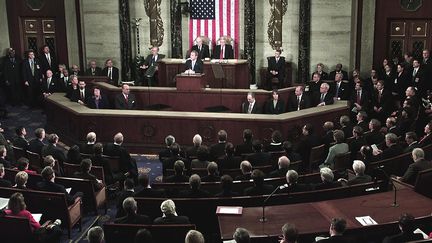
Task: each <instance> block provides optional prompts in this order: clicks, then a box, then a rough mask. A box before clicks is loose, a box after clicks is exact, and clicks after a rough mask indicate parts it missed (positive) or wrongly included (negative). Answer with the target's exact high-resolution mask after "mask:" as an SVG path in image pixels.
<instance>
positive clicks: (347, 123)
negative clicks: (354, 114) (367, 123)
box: [339, 115, 364, 138]
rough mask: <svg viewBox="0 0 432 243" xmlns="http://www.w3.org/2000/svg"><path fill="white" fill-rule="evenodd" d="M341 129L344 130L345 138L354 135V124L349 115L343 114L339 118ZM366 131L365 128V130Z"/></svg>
mask: <svg viewBox="0 0 432 243" xmlns="http://www.w3.org/2000/svg"><path fill="white" fill-rule="evenodd" d="M339 125H340V130H342V131H343V132H344V135H345V138H350V137H352V136H353V134H352V130H353V125H352V123H351V119H350V117H349V116H347V115H343V116H341V117H340V118H339ZM363 131H364V130H363Z"/></svg>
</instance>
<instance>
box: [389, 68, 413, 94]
mask: <svg viewBox="0 0 432 243" xmlns="http://www.w3.org/2000/svg"><path fill="white" fill-rule="evenodd" d="M410 85H411V77H410V76H409V74H408V73H406V72H402V73H397V74H396V76H395V79H394V81H393V83H392V86H390V87H391V91H392V92H395V93H397V94H398V95H399V97H400V98H403V97H405V90H406V89H407V88H408V87H409V86H410Z"/></svg>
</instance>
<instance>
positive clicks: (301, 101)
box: [287, 86, 311, 111]
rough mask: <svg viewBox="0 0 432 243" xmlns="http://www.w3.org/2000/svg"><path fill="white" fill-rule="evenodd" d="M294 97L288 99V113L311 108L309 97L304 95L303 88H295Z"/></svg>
mask: <svg viewBox="0 0 432 243" xmlns="http://www.w3.org/2000/svg"><path fill="white" fill-rule="evenodd" d="M294 94H295V96H294V95H290V97H289V99H288V109H287V110H288V111H299V110H303V109H307V108H309V107H311V101H310V99H309V97H308V96H307V95H306V94H305V93H304V88H303V86H296V88H295V91H294Z"/></svg>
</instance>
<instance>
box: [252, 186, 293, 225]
mask: <svg viewBox="0 0 432 243" xmlns="http://www.w3.org/2000/svg"><path fill="white" fill-rule="evenodd" d="M287 187H288V184H284V185H282V186H277V187H276V189H274V190H273V192H272V193H270V195H268V197H267V198H266V199H264V202H263V205H262V217H261V218H260V220H259V221H260V222H261V223H265V222H267V218H266V217H265V206H266V203H267V201H268V200H269V199H270V198H271V197H272V196H273V195H274V194H275V193H276V192H277V191H278V190H283V189H285V188H287Z"/></svg>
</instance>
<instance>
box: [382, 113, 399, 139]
mask: <svg viewBox="0 0 432 243" xmlns="http://www.w3.org/2000/svg"><path fill="white" fill-rule="evenodd" d="M386 128H387V133H393V134H396V135H397V136H398V137H399V136H400V135H401V132H400V130H399V127H398V126H397V123H396V118H394V117H388V118H387V119H386Z"/></svg>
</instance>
